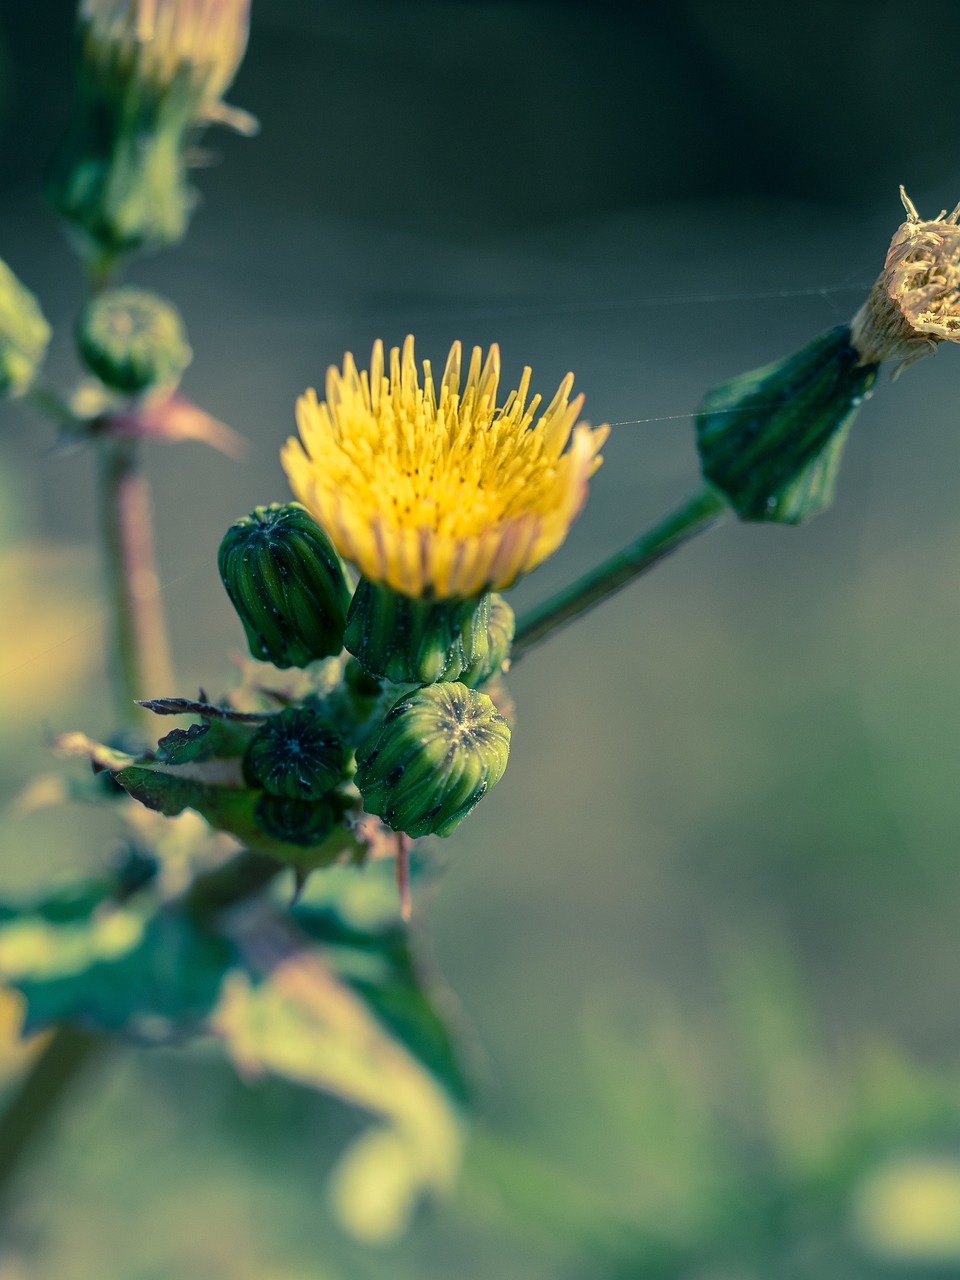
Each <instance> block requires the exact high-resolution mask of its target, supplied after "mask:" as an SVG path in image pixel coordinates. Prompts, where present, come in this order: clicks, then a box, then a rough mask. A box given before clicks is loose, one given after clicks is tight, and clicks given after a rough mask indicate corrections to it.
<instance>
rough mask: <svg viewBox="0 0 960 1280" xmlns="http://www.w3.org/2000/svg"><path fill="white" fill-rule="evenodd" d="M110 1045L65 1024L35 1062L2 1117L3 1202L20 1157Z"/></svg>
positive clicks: (0, 1175) (0, 1169) (0, 1186)
mask: <svg viewBox="0 0 960 1280" xmlns="http://www.w3.org/2000/svg"><path fill="white" fill-rule="evenodd" d="M107 1043H108V1042H107V1039H106V1037H105V1036H101V1035H97V1034H95V1033H94V1032H92V1031H83V1030H81V1029H80V1028H79V1027H74V1026H70V1025H67V1024H64V1025H62V1026H60V1027H58V1028H57V1029H56V1031H54V1033H53V1035H52V1036H51V1037H50V1039H49V1040H48V1041H47V1044H46V1046H45V1048H43V1049H41V1051H40V1052H39V1054H38V1055H37V1056H36V1057H35V1058H34V1060H33V1062H32V1063H31V1064H30V1066H29V1067H28V1069H27V1072H26V1075H25V1076H24V1077H23V1079H22V1080H21V1081H20V1083H19V1085H18V1087H17V1091H16V1095H15V1097H14V1098H13V1100H12V1102H11V1103H10V1105H9V1106H8V1107H7V1108H6V1109H5V1110H4V1112H3V1114H2V1115H0V1199H2V1198H3V1197H4V1196H5V1194H6V1192H7V1190H8V1189H9V1184H10V1181H11V1176H12V1175H13V1174H14V1173H15V1172H16V1170H17V1168H18V1166H19V1163H20V1159H21V1157H22V1156H23V1154H24V1153H25V1152H26V1150H27V1148H28V1147H30V1145H31V1144H32V1143H33V1141H34V1139H35V1138H36V1137H38V1136H39V1135H40V1133H41V1132H42V1130H43V1128H44V1127H45V1125H46V1123H47V1122H48V1120H49V1119H50V1117H51V1115H52V1114H53V1111H54V1109H55V1108H56V1105H57V1103H58V1101H59V1100H60V1097H61V1095H62V1094H63V1093H65V1092H66V1090H67V1089H68V1088H69V1087H70V1086H71V1085H72V1083H73V1081H74V1080H75V1079H76V1077H77V1074H78V1073H79V1071H80V1069H81V1068H82V1067H83V1066H84V1065H85V1064H86V1063H87V1062H88V1061H89V1060H90V1059H91V1058H92V1057H93V1056H94V1054H95V1053H96V1051H98V1050H100V1049H101V1048H103V1047H104V1046H105V1045H106V1044H107Z"/></svg>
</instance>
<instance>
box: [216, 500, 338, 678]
mask: <svg viewBox="0 0 960 1280" xmlns="http://www.w3.org/2000/svg"><path fill="white" fill-rule="evenodd" d="M218 561H219V565H220V576H221V578H222V579H223V585H224V586H225V587H226V589H227V594H228V595H229V597H230V599H231V601H232V603H233V607H234V608H235V609H236V611H237V613H238V614H239V616H240V621H241V622H242V623H243V628H244V631H245V632H246V635H247V641H248V643H249V645H250V652H251V653H252V654H253V656H254V657H255V658H259V659H260V660H261V661H263V662H272V663H273V664H274V666H277V667H305V666H307V665H308V663H311V662H314V661H316V660H317V659H318V658H329V657H331V656H332V655H333V654H335V653H339V652H340V650H341V649H342V647H343V629H344V624H345V620H346V612H347V605H348V604H349V601H350V593H349V591H348V590H347V584H346V582H345V580H344V576H343V567H342V565H341V564H340V560H339V558H338V556H337V553H336V552H335V551H334V549H333V547H332V546H331V545H330V541H329V539H328V538H327V535H326V534H325V533H324V532H323V530H322V529H321V528H320V527H319V525H318V524H317V523H316V521H315V520H314V519H313V517H312V516H311V515H310V514H309V512H308V511H307V510H306V509H305V508H304V507H302V506H300V504H299V503H296V502H289V503H287V504H286V505H285V506H280V505H279V504H277V503H274V504H273V505H272V506H269V507H257V508H256V509H255V510H254V511H253V512H252V514H251V515H249V516H245V517H244V518H243V519H242V520H238V521H237V522H236V524H234V525H231V527H230V528H229V529H228V530H227V532H226V535H225V536H224V539H223V541H222V542H221V544H220V552H219V556H218Z"/></svg>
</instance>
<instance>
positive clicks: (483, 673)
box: [460, 591, 517, 689]
mask: <svg viewBox="0 0 960 1280" xmlns="http://www.w3.org/2000/svg"><path fill="white" fill-rule="evenodd" d="M482 604H483V606H484V607H483V608H482V609H478V610H477V614H476V617H477V620H478V624H479V625H482V626H483V628H484V631H485V634H486V646H485V652H483V653H482V655H481V656H478V657H477V658H475V659H474V661H473V662H471V663H470V664H469V666H466V667H464V669H463V670H462V671H461V672H460V683H461V684H465V685H466V686H467V687H468V688H469V689H478V688H479V687H480V686H481V685H483V684H485V683H486V682H487V681H488V680H489V679H490V678H491V677H492V676H495V675H497V674H498V673H499V672H500V671H501V670H502V669H503V664H504V663H505V662H506V661H507V659H508V658H509V657H510V646H511V645H512V644H513V634H514V631H515V630H516V625H517V622H516V618H515V616H514V613H513V610H512V609H511V608H510V606H509V604H507V602H506V600H504V598H503V596H501V595H499V594H498V593H497V592H495V591H494V592H491V593H490V595H488V596H484V598H483V602H482ZM467 643H468V642H467V641H466V640H465V642H464V649H466V648H467ZM473 647H474V648H475V649H476V650H477V651H478V652H479V651H480V650H481V649H483V648H484V646H483V644H482V642H477V643H475V644H474V645H473Z"/></svg>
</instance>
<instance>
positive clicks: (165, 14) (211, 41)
mask: <svg viewBox="0 0 960 1280" xmlns="http://www.w3.org/2000/svg"><path fill="white" fill-rule="evenodd" d="M78 17H79V62H78V74H77V90H78V100H77V107H76V110H75V112H74V118H73V122H72V125H71V128H70V131H69V133H68V135H67V137H66V139H65V140H64V143H63V145H62V147H61V148H60V151H59V153H58V155H57V157H56V159H55V162H54V167H53V173H52V175H51V179H50V184H49V185H50V196H51V199H52V201H53V204H54V206H55V207H56V209H57V210H58V212H59V213H60V214H61V215H62V216H63V217H64V219H65V220H66V221H67V223H68V224H69V225H70V226H71V227H72V228H73V229H74V230H75V231H76V232H77V233H79V234H80V235H81V237H82V238H83V240H84V242H85V243H86V244H87V245H88V246H90V247H91V248H92V250H93V251H94V253H95V254H99V255H106V257H107V258H109V257H111V256H116V255H117V254H120V253H127V252H130V251H132V250H136V249H142V248H158V247H160V246H163V245H166V244H173V243H176V242H177V241H178V240H179V239H181V237H182V236H183V234H184V232H185V231H186V227H187V222H188V220H189V216H190V212H191V210H192V207H193V203H194V199H193V193H192V192H191V190H190V187H189V184H188V183H187V179H186V168H187V165H188V161H189V149H190V146H191V145H192V142H193V139H194V137H195V136H196V133H197V131H198V129H201V128H203V126H205V125H207V124H210V123H213V122H217V123H220V124H226V125H229V126H230V127H232V128H234V129H236V130H238V131H239V132H242V133H252V132H255V130H256V121H255V120H254V119H253V117H252V116H250V115H248V114H247V113H246V112H244V111H239V110H237V109H236V108H234V107H230V106H227V104H226V103H224V101H223V94H224V92H225V91H226V89H227V88H228V86H229V85H230V83H231V81H232V80H233V77H234V75H235V74H236V71H237V68H238V66H239V65H240V61H241V59H242V57H243V54H244V50H245V49H246V44H247V34H248V30H249V23H250V0H80V8H79V14H78Z"/></svg>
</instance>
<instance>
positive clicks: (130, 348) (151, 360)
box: [76, 289, 193, 395]
mask: <svg viewBox="0 0 960 1280" xmlns="http://www.w3.org/2000/svg"><path fill="white" fill-rule="evenodd" d="M76 337H77V350H78V352H79V354H80V358H81V360H82V361H83V363H84V364H85V365H86V366H87V368H88V369H89V370H90V372H91V373H95V374H96V375H97V377H98V378H99V379H100V381H101V382H102V383H104V385H105V386H108V387H110V388H111V389H112V390H114V391H120V392H122V393H123V394H124V395H139V394H140V393H141V392H142V391H147V390H148V389H149V388H151V387H171V386H175V385H176V384H177V383H178V382H179V381H180V376H181V374H182V373H183V371H184V369H186V367H187V365H188V364H189V363H190V361H191V359H192V358H193V352H192V351H191V350H190V344H189V343H188V342H187V333H186V329H185V328H184V325H183V320H182V319H181V316H180V312H179V311H178V310H177V309H176V307H175V306H173V304H172V303H170V302H167V301H166V300H165V299H164V298H161V297H159V296H158V295H157V294H155V293H150V292H148V291H147V290H146V289H108V290H107V291H106V292H104V293H100V294H97V295H96V296H95V297H93V298H91V300H90V301H89V302H88V303H87V305H86V306H85V307H84V308H83V310H82V311H81V312H80V315H79V316H78V318H77V327H76Z"/></svg>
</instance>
